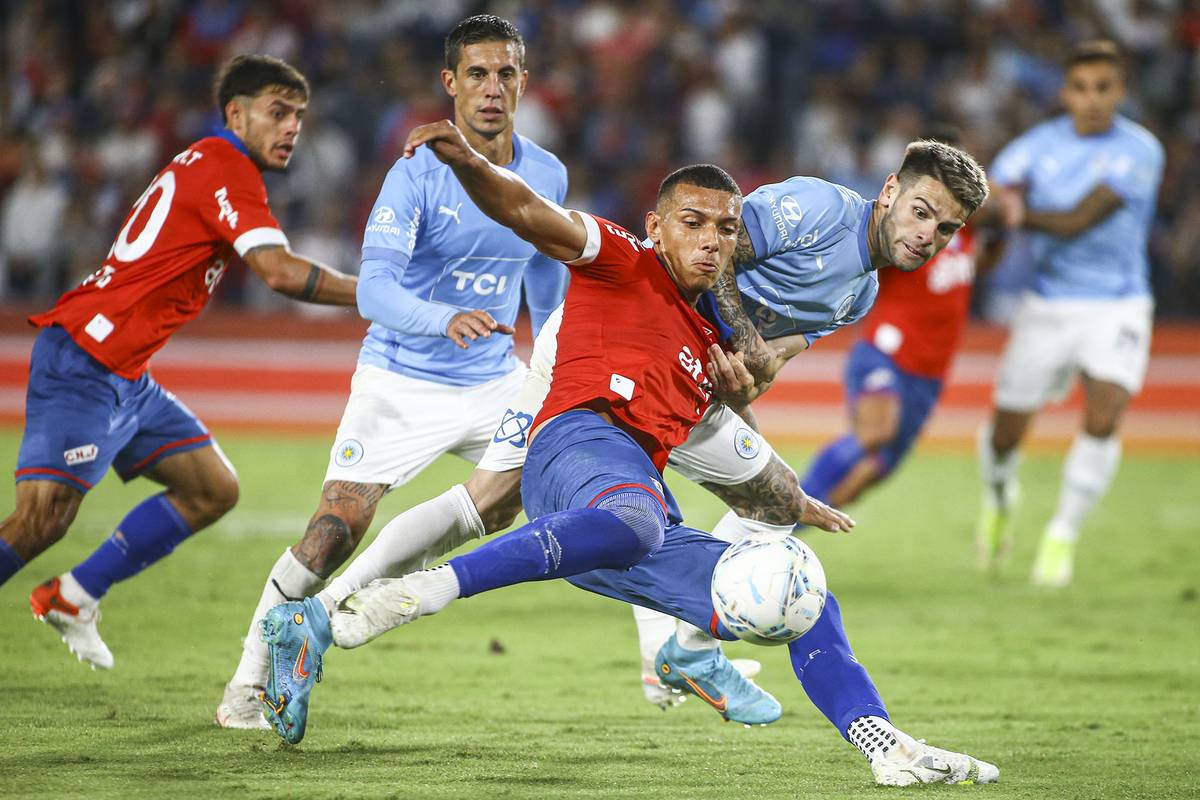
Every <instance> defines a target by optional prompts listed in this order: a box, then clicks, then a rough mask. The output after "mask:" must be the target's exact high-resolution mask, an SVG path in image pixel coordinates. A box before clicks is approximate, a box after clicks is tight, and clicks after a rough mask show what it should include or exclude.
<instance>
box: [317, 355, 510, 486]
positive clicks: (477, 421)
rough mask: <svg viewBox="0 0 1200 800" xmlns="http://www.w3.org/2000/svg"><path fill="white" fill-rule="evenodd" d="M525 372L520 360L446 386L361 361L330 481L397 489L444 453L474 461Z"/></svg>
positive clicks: (331, 464) (332, 456)
mask: <svg viewBox="0 0 1200 800" xmlns="http://www.w3.org/2000/svg"><path fill="white" fill-rule="evenodd" d="M525 373H526V369H525V365H524V364H520V365H519V366H518V367H517V368H516V369H514V370H513V371H512V372H510V373H508V374H507V375H504V376H502V377H499V378H496V379H495V380H491V381H488V382H487V383H482V384H480V385H478V386H447V385H446V384H442V383H434V382H433V381H425V380H419V379H417V378H409V377H406V376H404V375H399V374H397V373H395V372H390V371H388V370H386V369H382V368H380V367H373V366H366V365H360V366H359V367H358V369H356V370H355V371H354V378H353V380H352V381H351V383H350V399H349V400H348V401H347V402H346V410H345V411H344V412H343V413H342V421H341V424H339V425H338V432H337V438H336V439H335V441H334V446H333V449H332V450H331V451H330V453H329V469H328V470H326V472H325V480H326V481H350V482H353V483H383V484H387V485H388V486H389V487H391V488H393V489H394V488H395V487H397V486H400V485H402V484H405V483H407V482H408V481H410V480H412V479H413V477H414V476H416V474H417V473H418V472H420V471H421V470H423V469H425V467H427V466H429V465H430V464H431V463H433V461H434V460H436V459H437V458H438V456H440V455H442V454H443V453H453V454H454V455H456V456H461V457H462V458H464V459H466V460H467V461H470V462H472V463H474V462H477V461H478V460H479V459H480V457H481V456H482V455H483V454H484V451H485V450H486V449H487V446H488V443H489V442H491V440H492V434H493V433H494V432H495V430H496V420H497V419H500V417H501V415H503V414H504V413H505V410H506V409H507V408H508V407H509V404H510V402H511V401H512V398H514V397H516V395H517V392H518V391H519V390H520V388H521V385H522V383H523V382H524V380H525Z"/></svg>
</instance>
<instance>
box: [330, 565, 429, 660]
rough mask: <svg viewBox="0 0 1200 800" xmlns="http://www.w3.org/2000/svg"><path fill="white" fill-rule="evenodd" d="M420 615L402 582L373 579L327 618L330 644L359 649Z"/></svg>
mask: <svg viewBox="0 0 1200 800" xmlns="http://www.w3.org/2000/svg"><path fill="white" fill-rule="evenodd" d="M420 615H421V608H420V603H419V602H418V600H417V596H416V595H415V594H414V593H413V592H412V590H411V589H410V588H409V586H408V584H407V583H405V581H404V578H377V579H376V580H373V581H371V582H370V583H368V584H367V585H366V586H364V587H363V588H361V589H359V590H358V591H357V592H355V593H354V594H352V595H350V596H349V597H347V598H346V599H344V600H342V602H340V603H338V604H337V608H335V609H334V610H333V613H332V614H330V615H329V625H330V628H332V630H333V643H334V644H336V645H337V646H338V647H341V648H343V649H346V650H349V649H350V648H353V647H361V646H362V645H364V644H366V643H367V642H369V641H371V640H372V639H375V638H377V637H379V636H381V635H383V634H384V633H387V632H388V631H390V630H391V629H392V628H397V627H399V626H401V625H405V624H407V623H409V622H412V621H413V620H415V619H416V618H417V617H419V616H420Z"/></svg>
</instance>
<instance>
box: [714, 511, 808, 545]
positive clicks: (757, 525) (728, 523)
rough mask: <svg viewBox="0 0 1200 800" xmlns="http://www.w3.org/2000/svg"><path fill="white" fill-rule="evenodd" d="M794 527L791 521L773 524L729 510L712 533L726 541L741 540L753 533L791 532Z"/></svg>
mask: <svg viewBox="0 0 1200 800" xmlns="http://www.w3.org/2000/svg"><path fill="white" fill-rule="evenodd" d="M794 527H795V526H794V525H792V524H791V523H788V524H787V525H772V524H770V523H767V522H759V521H758V520H755V519H746V518H745V517H739V516H738V515H737V513H736V512H734V511H728V512H726V514H725V516H723V517H721V519H720V520H718V521H717V524H716V525H714V526H713V529H712V535H713V536H715V537H717V538H718V539H720V540H722V541H725V542H740V541H741V540H742V539H743V538H745V537H746V536H749V535H750V534H752V533H776V534H789V533H791V532H792V529H793V528H794Z"/></svg>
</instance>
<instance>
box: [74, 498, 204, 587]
mask: <svg viewBox="0 0 1200 800" xmlns="http://www.w3.org/2000/svg"><path fill="white" fill-rule="evenodd" d="M191 535H192V529H191V527H190V526H189V525H188V524H187V522H185V521H184V519H183V517H181V516H179V512H178V511H176V510H175V506H173V505H171V502H170V501H169V500H167V496H166V495H165V494H156V495H155V496H154V497H151V498H149V499H147V500H143V501H142V502H141V503H140V504H139V505H137V506H136V507H134V509H133V510H132V511H130V512H129V513H128V514H127V515H126V516H125V519H123V520H121V524H120V525H118V526H117V529H116V531H114V532H113V535H112V536H110V537H108V538H107V539H106V540H105V541H104V543H103V544H102V545H100V546H99V547H97V548H96V551H95V552H94V553H92V554H91V555H90V556H88V557H87V560H86V561H84V562H83V563H82V564H80V565H79V566H77V567H75V569H73V570H71V574H72V575H74V576H75V580H77V581H79V585H80V586H82V587H83V588H84V589H85V590H87V593H88V594H90V595H91V596H92V597H95V598H96V599H97V600H99V599H100V598H101V597H103V596H104V594H105V593H106V592H107V591H108V588H109V587H110V586H112V585H113V584H114V583H116V582H117V581H123V580H125V579H126V578H129V577H131V576H133V575H136V574H138V573H139V572H141V571H142V570H144V569H145V568H146V567H148V566H150V565H151V564H153V563H154V562H155V561H158V560H159V559H160V558H162V557H164V556H166V555H167V554H169V553H170V552H171V551H172V550H174V549H175V545H177V544H179V543H180V542H182V541H183V540H184V539H186V538H187V537H189V536H191Z"/></svg>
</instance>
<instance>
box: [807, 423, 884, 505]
mask: <svg viewBox="0 0 1200 800" xmlns="http://www.w3.org/2000/svg"><path fill="white" fill-rule="evenodd" d="M866 454H867V451H866V450H864V449H863V446H862V445H861V444H859V443H858V439H855V438H854V434H853V433H847V434H846V435H845V436H843V437H842V438H840V439H837V440H836V441H833V442H830V443H829V444H828V445H827V446H826V447H825V449H824V450H822V451H821V452H820V453H819V454H818V455H817V457H816V458H815V459H813V462H812V464H810V465H809V467H808V474H806V475H805V476H804V478H803V479H802V480H801V481H800V486H801V488H803V489H804V492H805V493H806V494H808V495H809V496H811V497H815V498H817V499H818V500H820V501H821V502H822V503H828V502H829V493H830V492H832V491H833V490H834V488H835V487H836V486H837V485H838V484H839V483H841V482H842V480H843V479H844V478H845V477H846V476H847V475H848V474H850V470H851V469H853V467H854V465H855V464H857V463H858V462H859V461H862V459H863V456H865V455H866Z"/></svg>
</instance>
